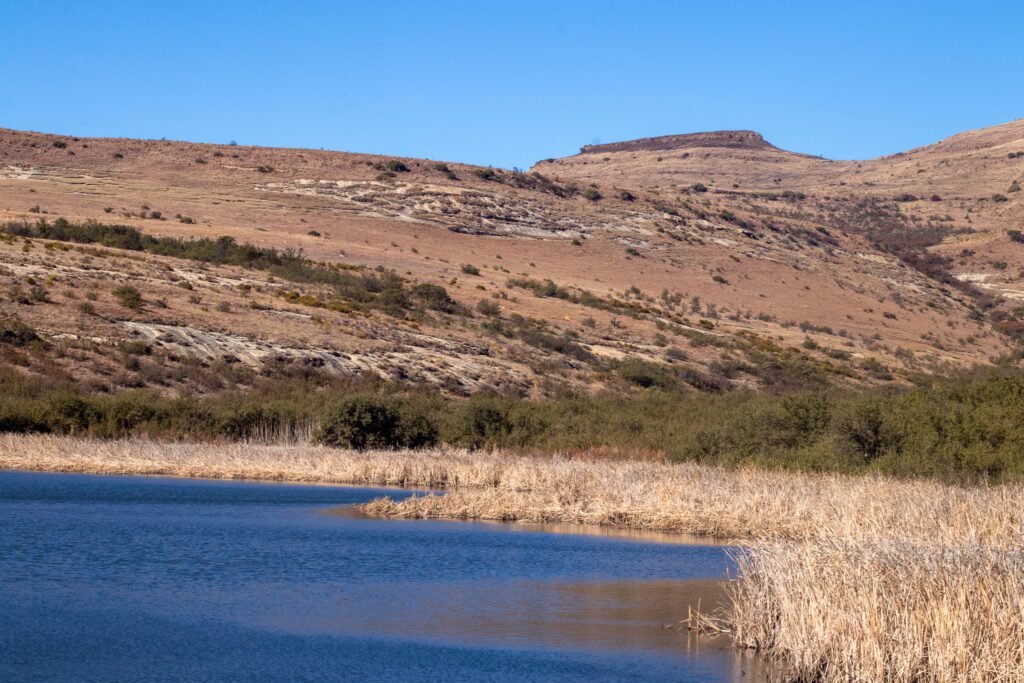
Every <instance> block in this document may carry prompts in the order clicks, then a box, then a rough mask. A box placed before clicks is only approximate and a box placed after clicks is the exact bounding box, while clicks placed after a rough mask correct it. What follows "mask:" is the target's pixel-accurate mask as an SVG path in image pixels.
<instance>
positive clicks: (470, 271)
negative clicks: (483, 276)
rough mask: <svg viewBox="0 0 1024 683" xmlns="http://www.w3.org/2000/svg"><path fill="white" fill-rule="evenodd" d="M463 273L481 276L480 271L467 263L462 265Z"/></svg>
mask: <svg viewBox="0 0 1024 683" xmlns="http://www.w3.org/2000/svg"><path fill="white" fill-rule="evenodd" d="M462 272H463V273H465V274H466V275H479V274H480V269H479V268H477V267H476V266H474V265H472V264H469V263H465V264H463V265H462Z"/></svg>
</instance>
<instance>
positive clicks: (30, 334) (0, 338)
mask: <svg viewBox="0 0 1024 683" xmlns="http://www.w3.org/2000/svg"><path fill="white" fill-rule="evenodd" d="M42 341H43V340H42V338H41V337H40V336H39V335H38V334H37V333H36V331H35V330H34V329H33V328H32V327H30V326H29V325H26V324H25V323H23V322H22V321H20V320H18V319H17V318H0V344H7V345H9V346H29V345H32V344H41V343H42Z"/></svg>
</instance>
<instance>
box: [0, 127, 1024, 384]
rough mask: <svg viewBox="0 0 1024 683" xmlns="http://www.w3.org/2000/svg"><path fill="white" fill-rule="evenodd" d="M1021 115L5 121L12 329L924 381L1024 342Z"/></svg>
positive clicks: (588, 379)
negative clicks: (978, 122)
mask: <svg viewBox="0 0 1024 683" xmlns="http://www.w3.org/2000/svg"><path fill="white" fill-rule="evenodd" d="M1022 126H1024V124H1021V123H1020V122H1017V123H1015V124H1008V127H1005V130H1004V129H1002V128H1001V129H993V130H995V132H992V131H988V132H986V131H980V132H974V133H967V134H964V135H963V136H957V137H955V138H951V139H950V140H947V141H944V142H943V143H939V144H938V145H934V146H932V147H929V148H921V149H919V150H914V151H912V152H908V153H906V154H905V155H896V156H894V157H887V158H885V159H879V160H872V161H870V162H832V161H828V160H823V159H818V158H815V157H809V156H805V155H799V154H794V153H790V152H785V151H782V150H779V149H777V148H775V147H773V146H771V145H770V144H768V143H767V142H765V141H764V140H763V139H762V138H761V137H760V136H759V135H757V134H756V133H750V132H719V133H707V134H697V135H691V136H673V137H670V138H652V139H648V140H641V141H635V142H630V143H615V144H612V145H601V146H595V147H588V148H584V150H583V152H581V154H580V155H577V156H575V157H571V158H569V159H563V160H555V161H552V162H547V163H541V164H538V166H536V167H535V168H534V169H533V170H532V171H531V172H529V173H520V172H510V171H505V170H501V169H492V168H482V167H473V166H468V165H464V164H458V163H452V162H437V161H430V160H422V159H408V158H393V157H383V156H373V155H361V154H349V153H342V152H329V151H320V150H305V149H273V148H262V147H246V146H238V145H220V146H219V145H206V144H195V143H188V142H174V141H163V140H159V141H158V140H129V139H96V138H77V137H67V136H57V135H49V134H43V133H31V132H21V131H11V130H0V197H2V199H0V222H2V223H3V225H4V229H3V233H4V240H3V242H0V285H2V287H3V291H4V292H5V293H6V297H5V300H4V301H3V302H2V304H0V307H2V312H0V317H2V319H3V320H4V322H3V325H4V330H3V331H0V333H2V337H3V339H4V340H5V341H4V342H3V345H2V346H3V348H2V349H0V350H2V351H3V354H4V356H3V357H4V364H5V366H6V370H5V371H6V372H8V373H14V376H19V377H45V378H48V380H49V381H52V382H57V383H59V382H67V381H74V382H78V383H83V382H84V383H88V384H89V385H90V386H92V387H94V388H95V389H96V390H97V391H116V390H117V389H120V388H125V387H136V388H147V387H148V388H151V389H153V390H155V391H158V392H163V393H168V392H169V393H175V392H178V393H180V392H182V391H189V392H209V391H215V390H217V389H222V388H230V387H236V386H237V387H247V386H254V385H255V384H257V383H259V382H260V381H262V380H265V379H266V378H273V377H278V376H281V377H293V376H326V377H335V378H344V379H345V380H346V381H364V380H366V379H367V378H380V379H386V380H391V381H395V382H398V383H403V384H408V385H417V386H422V387H431V388H434V389H440V390H441V391H442V392H443V393H447V394H453V395H465V394H469V393H475V392H479V391H483V390H494V391H497V392H499V393H505V394H509V395H513V396H546V395H556V394H560V393H564V392H566V391H577V392H587V393H593V392H597V391H600V390H602V389H603V388H621V389H624V388H626V387H630V386H651V385H659V386H680V387H692V388H695V389H700V390H710V391H721V390H726V389H729V388H751V389H757V390H767V391H785V390H788V389H793V388H813V387H821V386H827V385H829V384H835V383H838V384H846V385H873V384H886V383H896V384H904V383H907V382H908V381H910V380H911V379H913V378H914V377H915V376H917V375H918V374H920V373H950V372H956V371H959V370H962V369H967V368H970V367H972V366H974V365H976V364H988V363H991V362H994V361H995V360H996V359H998V358H1000V357H1006V356H1008V355H1009V354H1012V353H1013V352H1014V351H1015V350H1016V348H1017V344H1016V342H1015V341H1014V340H1013V339H1012V338H1011V336H1010V335H1011V334H1012V333H1013V332H1014V330H1015V328H1014V324H1015V320H1016V319H1015V318H1014V317H1013V315H1012V312H1011V311H1010V307H1008V306H1007V305H1006V304H1002V305H995V304H994V303H993V301H990V300H987V299H986V298H985V294H986V292H988V293H994V292H998V293H1000V294H1002V295H1004V296H1005V297H1006V298H1008V299H1009V298H1012V297H1014V296H1016V291H1017V290H1016V286H1017V284H1016V283H1017V281H1018V280H1019V278H1018V277H1017V263H1018V260H1020V261H1021V264H1022V265H1024V259H1018V252H1020V254H1021V255H1022V256H1024V247H1020V248H1018V245H1017V243H1016V242H1014V241H1013V239H1012V238H1011V237H1010V233H1009V232H1007V231H1008V230H1009V229H1010V228H1009V227H1008V226H1010V225H1011V224H1013V221H1015V220H1016V218H1015V217H1016V216H1017V215H1018V213H1019V211H1020V201H1019V197H1020V195H1019V194H1017V193H1009V194H1006V195H1005V196H1006V197H1007V200H1006V201H1005V202H1004V201H995V200H993V199H992V197H991V195H992V194H994V193H995V192H996V190H995V189H993V188H998V187H1002V188H1003V190H1006V191H1008V186H1009V183H1010V182H1011V180H1012V179H1014V178H1015V177H1016V176H1014V175H1013V173H1014V172H1017V173H1018V174H1019V169H1020V168H1021V167H1024V155H1022V156H1021V157H1020V158H1019V159H1018V158H1017V157H1014V158H1012V159H1011V158H1008V156H1007V155H1008V152H1007V151H1006V150H1008V149H1013V148H1014V145H1015V144H1016V142H1015V140H1017V139H1019V137H1018V138H1013V137H1012V136H1013V135H1018V136H1019V133H1020V131H1021V130H1022ZM1019 147H1020V148H1021V149H1024V142H1021V144H1020V145H1019ZM1000 155H1002V156H1000ZM659 158H660V161H659V160H658V159H659ZM858 165H860V166H861V168H858ZM958 165H959V166H958ZM918 168H924V169H925V172H924V173H918V172H917V169H918ZM1014 169H1017V171H1014ZM777 179H778V180H777ZM996 179H998V183H997V182H996ZM958 183H959V184H958ZM986 183H988V184H990V185H991V186H992V187H989V186H988V185H986ZM698 184H699V185H698ZM737 186H738V187H737ZM1003 186H1006V187H1003ZM926 188H927V189H926ZM983 188H984V189H983ZM936 192H937V193H941V194H942V197H941V198H940V199H938V200H936V201H931V199H930V194H931V193H936ZM901 193H902V194H910V193H913V194H915V195H917V194H920V196H921V197H925V195H928V197H927V198H922V199H917V200H916V201H910V200H907V198H906V197H900V198H899V199H900V200H899V201H897V197H896V195H897V194H901ZM947 216H948V217H947ZM117 226H125V227H117ZM197 240H205V241H201V242H197ZM1004 250H1005V251H1004ZM967 252H970V254H969V255H963V256H961V253H963V254H967ZM946 255H952V257H953V258H952V261H951V262H949V263H946V262H945V261H944V260H943V258H944V257H945V256H946ZM995 258H999V259H1001V261H1005V262H1006V263H1005V264H995V265H992V267H991V268H990V270H992V272H991V273H990V272H989V270H987V269H986V268H989V267H988V265H987V264H989V263H991V262H992V259H995ZM996 265H1001V267H999V268H996ZM970 283H974V284H970ZM983 288H984V289H983ZM990 298H991V297H990ZM986 309H990V310H991V311H996V312H997V313H998V315H996V316H995V317H992V316H991V315H989V314H987V313H985V311H986Z"/></svg>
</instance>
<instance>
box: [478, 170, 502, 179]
mask: <svg viewBox="0 0 1024 683" xmlns="http://www.w3.org/2000/svg"><path fill="white" fill-rule="evenodd" d="M473 173H474V175H476V176H477V177H478V178H483V179H484V180H494V179H495V178H497V177H498V174H497V173H495V172H494V169H493V168H478V169H476V170H474V171H473Z"/></svg>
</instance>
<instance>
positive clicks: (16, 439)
mask: <svg viewBox="0 0 1024 683" xmlns="http://www.w3.org/2000/svg"><path fill="white" fill-rule="evenodd" d="M0 467H4V468H18V469H36V470H53V471H82V472H104V473H122V474H168V475H178V476H201V477H214V478H249V479H270V480H284V481H309V482H333V483H352V484H364V485H389V486H394V485H399V486H421V487H428V488H446V489H447V493H446V494H445V495H427V496H419V497H415V498H411V499H408V500H403V501H394V500H391V499H388V498H382V499H379V500H377V501H374V502H372V503H369V504H367V505H365V506H363V511H364V512H366V513H369V514H376V515H381V516H389V517H403V518H446V519H487V520H499V521H526V522H533V523H541V524H543V523H574V524H599V525H607V526H615V527H621V528H631V529H647V530H657V531H669V532H683V533H693V534H701V535H711V536H717V537H722V538H744V539H748V547H747V549H745V550H743V551H741V552H740V554H739V557H738V562H739V568H740V578H741V580H740V581H737V582H733V583H732V584H730V585H731V586H732V589H731V590H732V594H731V604H730V606H729V607H727V608H726V610H725V611H724V612H722V613H721V614H720V615H718V617H717V619H716V620H715V622H714V623H715V624H717V625H718V627H719V628H724V629H728V631H729V632H730V633H732V634H733V635H734V636H735V637H737V638H738V640H739V642H740V643H742V644H744V645H749V646H753V647H758V648H761V649H764V650H766V651H768V652H770V653H772V654H773V655H776V656H777V657H779V658H781V659H783V660H784V661H786V662H787V663H788V664H789V665H790V666H791V667H792V669H793V671H795V672H796V674H797V675H799V676H803V677H805V678H817V679H821V680H829V681H840V680H851V679H852V680H862V681H869V680H879V679H888V680H905V681H913V680H934V681H960V680H1021V679H1024V560H1022V557H1021V554H1020V553H1021V548H1022V546H1024V487H1021V486H1017V485H1014V486H999V487H971V488H968V487H955V486H948V485H943V484H939V483H935V482H924V481H897V480H892V479H886V478H881V477H842V476H836V475H816V474H793V473H782V472H764V471H757V470H731V471H730V470H721V469H717V468H713V467H705V466H700V465H695V464H666V463H659V462H636V461H612V460H588V459H585V458H580V459H569V458H559V457H534V458H529V457H515V456H506V455H502V454H492V453H471V452H468V451H461V450H454V449H437V450H430V451H421V452H386V451H372V452H363V453H357V452H352V451H341V450H333V449H327V448H322V447H314V446H262V445H255V444H224V445H193V444H156V443H150V442H140V441H125V442H101V441H90V440H83V439H67V438H58V437H46V436H11V435H4V436H0ZM683 609H684V611H685V607H684V608H683ZM680 616H684V615H680ZM708 623H709V622H707V621H705V622H704V624H705V626H706V625H707V624H708Z"/></svg>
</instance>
